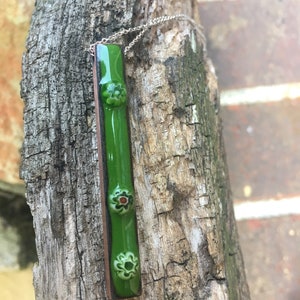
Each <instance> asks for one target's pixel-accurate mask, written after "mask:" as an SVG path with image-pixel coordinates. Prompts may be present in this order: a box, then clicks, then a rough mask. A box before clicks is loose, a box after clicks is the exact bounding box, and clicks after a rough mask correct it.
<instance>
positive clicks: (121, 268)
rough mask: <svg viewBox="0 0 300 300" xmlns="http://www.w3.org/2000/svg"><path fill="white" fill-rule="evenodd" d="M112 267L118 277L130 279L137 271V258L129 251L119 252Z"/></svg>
mask: <svg viewBox="0 0 300 300" xmlns="http://www.w3.org/2000/svg"><path fill="white" fill-rule="evenodd" d="M114 269H115V271H116V272H117V275H118V276H119V278H121V279H123V280H129V279H132V278H134V277H135V276H136V274H137V273H138V272H139V259H138V258H137V257H136V256H135V255H134V254H133V253H132V252H130V251H128V252H126V253H125V252H124V253H120V254H119V255H118V256H117V257H116V259H115V260H114Z"/></svg>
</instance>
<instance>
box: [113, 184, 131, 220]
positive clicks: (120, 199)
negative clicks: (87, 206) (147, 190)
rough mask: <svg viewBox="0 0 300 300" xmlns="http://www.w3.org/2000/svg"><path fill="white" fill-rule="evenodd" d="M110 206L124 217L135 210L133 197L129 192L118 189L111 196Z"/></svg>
mask: <svg viewBox="0 0 300 300" xmlns="http://www.w3.org/2000/svg"><path fill="white" fill-rule="evenodd" d="M109 205H110V207H111V209H112V210H113V211H115V212H116V213H118V214H120V215H124V214H126V213H127V212H129V211H130V210H131V209H132V208H133V196H132V195H131V194H130V193H129V192H128V191H127V190H121V189H116V190H115V191H114V193H113V194H112V195H110V196H109Z"/></svg>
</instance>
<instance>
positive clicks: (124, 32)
mask: <svg viewBox="0 0 300 300" xmlns="http://www.w3.org/2000/svg"><path fill="white" fill-rule="evenodd" d="M173 20H185V21H188V22H190V23H191V24H192V25H193V26H194V27H195V28H196V30H197V32H198V33H199V34H200V36H201V39H204V35H203V33H202V28H201V27H200V26H199V25H198V24H196V22H195V21H194V20H193V19H192V18H190V17H189V16H187V15H183V14H178V15H173V16H162V17H158V18H155V19H152V20H150V21H149V22H148V23H146V24H143V25H139V26H136V27H132V28H128V29H121V30H120V31H118V32H116V33H114V34H112V35H111V36H109V37H107V38H103V39H101V40H100V41H98V42H96V43H94V44H91V45H90V48H89V51H90V53H91V55H92V56H94V55H95V46H96V45H98V44H107V43H113V42H116V41H117V40H118V39H120V38H122V37H123V36H125V35H127V34H129V33H132V32H137V31H140V33H139V34H138V35H137V36H136V37H135V38H134V39H133V40H132V41H131V42H130V43H129V44H128V46H126V47H125V48H124V55H125V56H126V55H127V53H128V52H129V50H130V49H131V48H132V47H133V46H134V45H135V44H136V43H137V42H138V41H139V40H140V39H141V38H142V36H143V35H144V34H145V32H146V31H147V30H148V29H150V28H151V27H154V26H158V25H161V24H164V23H167V22H170V21H173Z"/></svg>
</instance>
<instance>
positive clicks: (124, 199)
mask: <svg viewBox="0 0 300 300" xmlns="http://www.w3.org/2000/svg"><path fill="white" fill-rule="evenodd" d="M119 201H120V203H121V204H127V202H128V199H127V197H124V196H123V197H120V198H119Z"/></svg>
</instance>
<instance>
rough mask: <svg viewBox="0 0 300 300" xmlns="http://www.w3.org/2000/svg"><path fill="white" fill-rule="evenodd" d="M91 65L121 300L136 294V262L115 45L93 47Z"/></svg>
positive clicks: (122, 82) (122, 94)
mask: <svg viewBox="0 0 300 300" xmlns="http://www.w3.org/2000/svg"><path fill="white" fill-rule="evenodd" d="M95 63H96V72H97V84H98V86H97V88H96V91H99V92H98V94H99V96H98V97H97V98H98V99H96V101H99V103H97V104H98V105H96V107H97V108H98V109H99V110H100V111H99V112H98V114H97V115H98V117H99V118H101V119H102V120H98V123H99V124H100V126H98V127H100V128H101V129H102V130H101V131H100V132H102V133H98V134H100V135H101V134H102V135H104V139H103V138H101V136H100V137H99V139H100V141H104V144H105V147H104V149H105V150H104V152H105V155H104V157H105V158H106V180H105V181H106V205H107V208H108V212H109V217H110V227H111V228H110V238H109V239H110V250H109V256H110V258H109V260H110V274H111V281H112V285H113V289H114V291H115V293H116V295H117V296H119V297H122V298H125V297H126V298H127V297H133V296H137V295H138V294H139V292H140V280H141V278H140V277H141V275H140V259H139V250H138V240H137V232H136V213H135V201H134V188H133V180H132V167H131V155H130V142H129V133H128V121H127V93H126V85H125V80H124V70H123V56H122V50H121V47H120V46H119V45H114V44H107V45H104V44H99V45H96V46H95Z"/></svg>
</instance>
